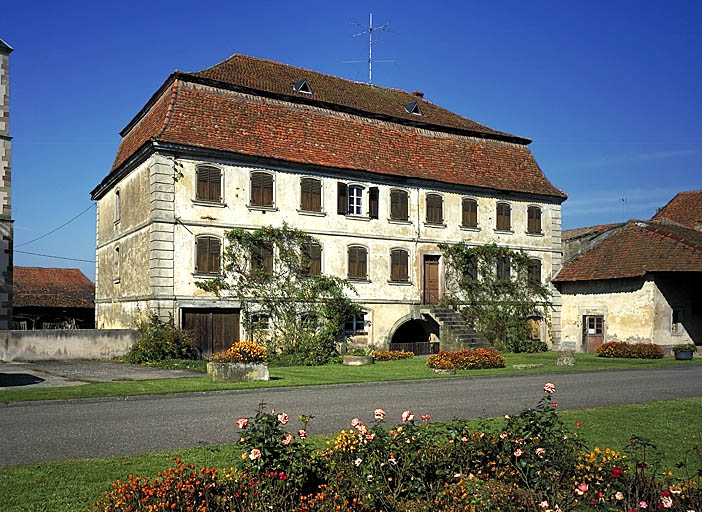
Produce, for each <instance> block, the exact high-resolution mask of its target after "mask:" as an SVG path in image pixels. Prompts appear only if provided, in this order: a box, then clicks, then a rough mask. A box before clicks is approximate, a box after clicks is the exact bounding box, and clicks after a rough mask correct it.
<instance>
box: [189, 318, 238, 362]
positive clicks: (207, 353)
mask: <svg viewBox="0 0 702 512" xmlns="http://www.w3.org/2000/svg"><path fill="white" fill-rule="evenodd" d="M181 326H182V328H183V329H184V330H187V331H191V332H192V333H193V341H194V342H195V347H196V348H197V349H198V350H199V351H200V354H201V355H202V357H203V358H206V359H209V358H210V357H212V354H213V353H214V352H220V351H222V350H226V349H228V348H229V347H230V346H231V345H232V343H234V342H235V341H238V340H239V310H238V309H225V308H192V309H183V318H182V322H181Z"/></svg>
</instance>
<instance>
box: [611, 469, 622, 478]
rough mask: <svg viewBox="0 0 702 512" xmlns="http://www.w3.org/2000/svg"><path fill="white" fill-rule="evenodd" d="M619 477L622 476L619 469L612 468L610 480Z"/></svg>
mask: <svg viewBox="0 0 702 512" xmlns="http://www.w3.org/2000/svg"><path fill="white" fill-rule="evenodd" d="M620 476H622V470H621V469H619V468H614V469H613V470H612V478H618V477H620Z"/></svg>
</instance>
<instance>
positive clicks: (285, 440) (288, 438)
mask: <svg viewBox="0 0 702 512" xmlns="http://www.w3.org/2000/svg"><path fill="white" fill-rule="evenodd" d="M292 440H293V436H292V434H291V433H290V432H286V433H285V437H283V441H282V443H283V444H284V445H285V446H288V445H289V444H290V443H291V442H292Z"/></svg>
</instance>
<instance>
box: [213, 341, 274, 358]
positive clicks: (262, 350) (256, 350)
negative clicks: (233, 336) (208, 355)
mask: <svg viewBox="0 0 702 512" xmlns="http://www.w3.org/2000/svg"><path fill="white" fill-rule="evenodd" d="M267 358H268V351H267V350H266V347H264V346H263V345H259V344H258V343H256V342H255V341H250V340H243V341H237V342H236V343H234V344H233V345H232V346H231V347H229V348H228V349H227V350H225V351H224V352H217V353H215V354H213V355H212V361H213V362H215V363H263V362H265V361H266V359H267Z"/></svg>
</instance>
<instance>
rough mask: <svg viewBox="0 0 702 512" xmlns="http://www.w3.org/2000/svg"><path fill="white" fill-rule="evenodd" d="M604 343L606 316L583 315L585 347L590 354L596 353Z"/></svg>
mask: <svg viewBox="0 0 702 512" xmlns="http://www.w3.org/2000/svg"><path fill="white" fill-rule="evenodd" d="M602 343H604V316H602V315H585V316H583V347H584V348H585V352H587V353H588V354H594V353H595V350H596V349H597V347H599V346H600V345H602Z"/></svg>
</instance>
